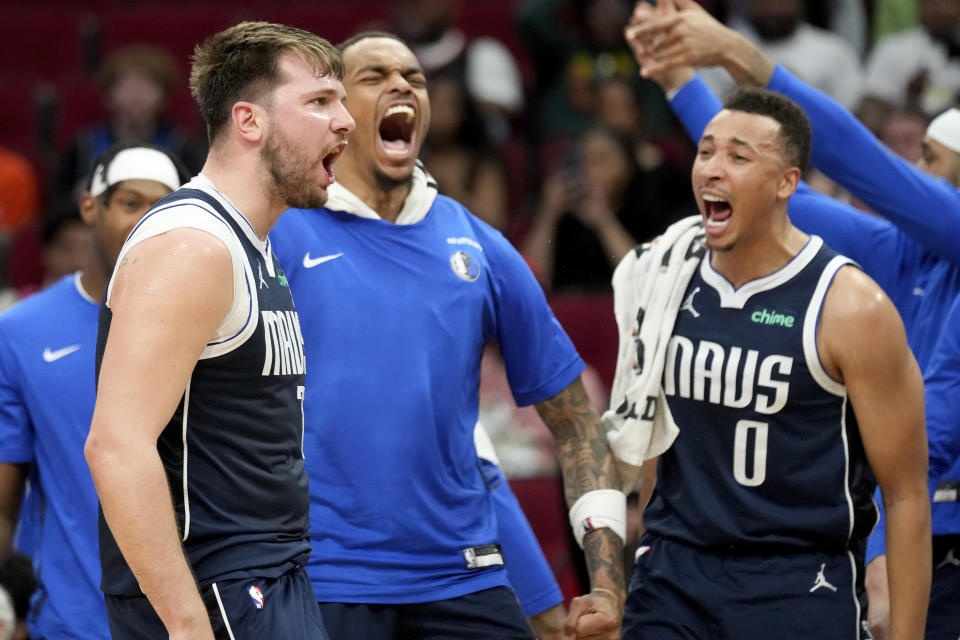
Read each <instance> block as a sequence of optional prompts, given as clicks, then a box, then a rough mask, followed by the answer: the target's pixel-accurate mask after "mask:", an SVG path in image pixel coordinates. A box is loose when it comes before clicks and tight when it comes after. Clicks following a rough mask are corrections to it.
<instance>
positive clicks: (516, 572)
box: [480, 458, 563, 618]
mask: <svg viewBox="0 0 960 640" xmlns="http://www.w3.org/2000/svg"><path fill="white" fill-rule="evenodd" d="M480 466H481V469H482V470H483V477H484V479H485V480H486V482H487V486H488V487H490V495H491V496H492V497H493V504H494V510H495V512H496V514H497V537H498V538H499V539H500V546H501V547H503V557H504V560H505V562H506V563H507V575H508V576H509V577H510V584H511V585H513V590H514V591H515V592H516V593H517V598H518V599H519V600H520V605H521V606H522V607H523V613H524V615H526V616H527V617H528V618H529V617H531V616H535V615H537V614H538V613H543V612H544V611H546V610H547V609H550V608H552V607H555V606H556V605H558V604H560V603H561V602H563V593H562V592H561V591H560V585H558V584H557V580H556V578H554V576H553V572H552V571H551V570H550V565H549V564H547V559H546V558H545V557H544V555H543V550H542V549H541V548H540V543H539V542H538V541H537V537H536V536H535V535H534V533H533V529H531V528H530V523H529V522H527V518H526V516H525V515H524V514H523V510H522V509H521V508H520V503H519V502H517V498H516V496H514V495H513V492H512V491H511V490H510V485H509V484H507V479H506V478H505V477H504V475H503V472H502V471H501V470H500V468H499V467H498V466H497V465H495V464H493V463H492V462H490V461H489V460H485V459H483V458H480Z"/></svg>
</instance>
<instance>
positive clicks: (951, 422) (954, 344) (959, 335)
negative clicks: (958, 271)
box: [924, 298, 960, 481]
mask: <svg viewBox="0 0 960 640" xmlns="http://www.w3.org/2000/svg"><path fill="white" fill-rule="evenodd" d="M924 386H925V393H924V396H925V401H926V409H927V438H928V442H929V447H930V478H931V480H934V481H937V480H939V479H940V477H941V476H942V475H943V474H945V473H946V472H947V471H949V470H950V468H951V467H952V466H953V464H954V463H955V462H956V461H957V457H958V456H960V298H957V299H956V301H954V303H953V305H952V306H951V308H950V311H949V312H948V313H947V318H946V321H945V322H944V324H943V330H942V331H941V333H940V340H939V343H938V345H937V348H936V349H935V350H934V356H933V360H932V361H931V363H930V367H929V368H928V370H927V372H926V375H925V376H924Z"/></svg>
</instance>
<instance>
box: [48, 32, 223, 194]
mask: <svg viewBox="0 0 960 640" xmlns="http://www.w3.org/2000/svg"><path fill="white" fill-rule="evenodd" d="M178 76H179V74H178V71H177V66H176V62H175V61H174V59H173V57H172V56H171V55H170V54H169V53H168V52H167V51H165V50H164V49H162V48H160V47H156V46H153V45H148V44H136V45H129V46H126V47H122V48H119V49H116V50H114V51H113V53H111V54H110V55H109V56H107V58H106V60H104V63H103V65H102V66H101V68H100V70H99V72H98V74H97V81H98V84H99V86H100V91H101V98H102V101H103V105H104V107H105V109H106V111H107V117H106V119H105V120H104V121H102V122H98V123H96V124H94V125H92V126H91V127H89V128H87V129H84V130H82V131H80V132H79V133H78V134H77V135H76V137H75V138H74V139H73V141H72V142H71V144H70V147H69V148H68V149H67V151H66V154H65V155H64V156H63V158H62V161H61V163H60V166H59V168H58V170H57V175H56V180H55V185H54V187H55V189H56V195H57V197H58V199H60V198H62V197H66V198H68V199H69V200H70V201H71V203H72V204H73V206H74V208H76V204H77V201H78V197H79V195H80V193H81V191H82V189H83V188H84V185H85V181H86V178H87V175H88V174H89V172H90V169H91V168H92V167H93V162H94V160H95V159H96V158H97V157H98V156H99V155H100V154H101V153H103V152H104V151H106V150H107V149H108V148H109V147H110V146H112V145H113V144H114V143H117V142H126V143H149V144H153V145H155V146H158V147H160V148H162V149H166V150H168V151H170V152H172V153H173V154H174V155H176V156H178V157H180V158H182V159H183V162H184V164H186V165H187V168H188V169H189V170H190V172H191V173H198V172H199V170H200V167H201V166H202V165H203V159H204V156H205V153H206V149H205V145H204V144H203V143H202V142H201V141H197V140H192V139H190V137H189V136H188V135H187V134H186V133H185V132H184V130H183V129H181V127H180V126H178V125H177V124H175V123H172V122H169V121H167V120H166V119H165V118H164V115H163V112H164V109H165V107H166V104H167V100H168V99H169V97H170V94H171V92H172V90H173V88H174V86H175V85H176V83H177V82H178V81H179V77H178Z"/></svg>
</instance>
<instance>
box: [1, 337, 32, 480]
mask: <svg viewBox="0 0 960 640" xmlns="http://www.w3.org/2000/svg"><path fill="white" fill-rule="evenodd" d="M6 330H7V327H6V326H2V325H0V331H6ZM37 360H38V361H39V358H37ZM17 362H18V361H17V360H16V359H15V358H14V355H13V353H12V352H11V350H10V347H9V344H7V341H6V340H3V341H0V462H9V463H19V462H30V461H31V460H33V423H32V422H31V420H30V414H29V412H28V411H27V407H26V404H25V403H24V399H23V394H22V392H21V390H20V386H19V384H20V382H19V378H20V374H19V372H18V371H17V370H16V366H15V365H16V364H17Z"/></svg>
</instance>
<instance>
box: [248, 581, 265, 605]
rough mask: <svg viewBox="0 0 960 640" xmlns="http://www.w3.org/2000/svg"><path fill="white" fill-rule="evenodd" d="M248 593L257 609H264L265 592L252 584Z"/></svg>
mask: <svg viewBox="0 0 960 640" xmlns="http://www.w3.org/2000/svg"><path fill="white" fill-rule="evenodd" d="M247 593H249V594H250V598H251V599H252V600H253V604H254V605H255V606H256V607H257V609H263V591H260V587H258V586H257V585H255V584H252V585H250V586H249V587H248V588H247Z"/></svg>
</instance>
